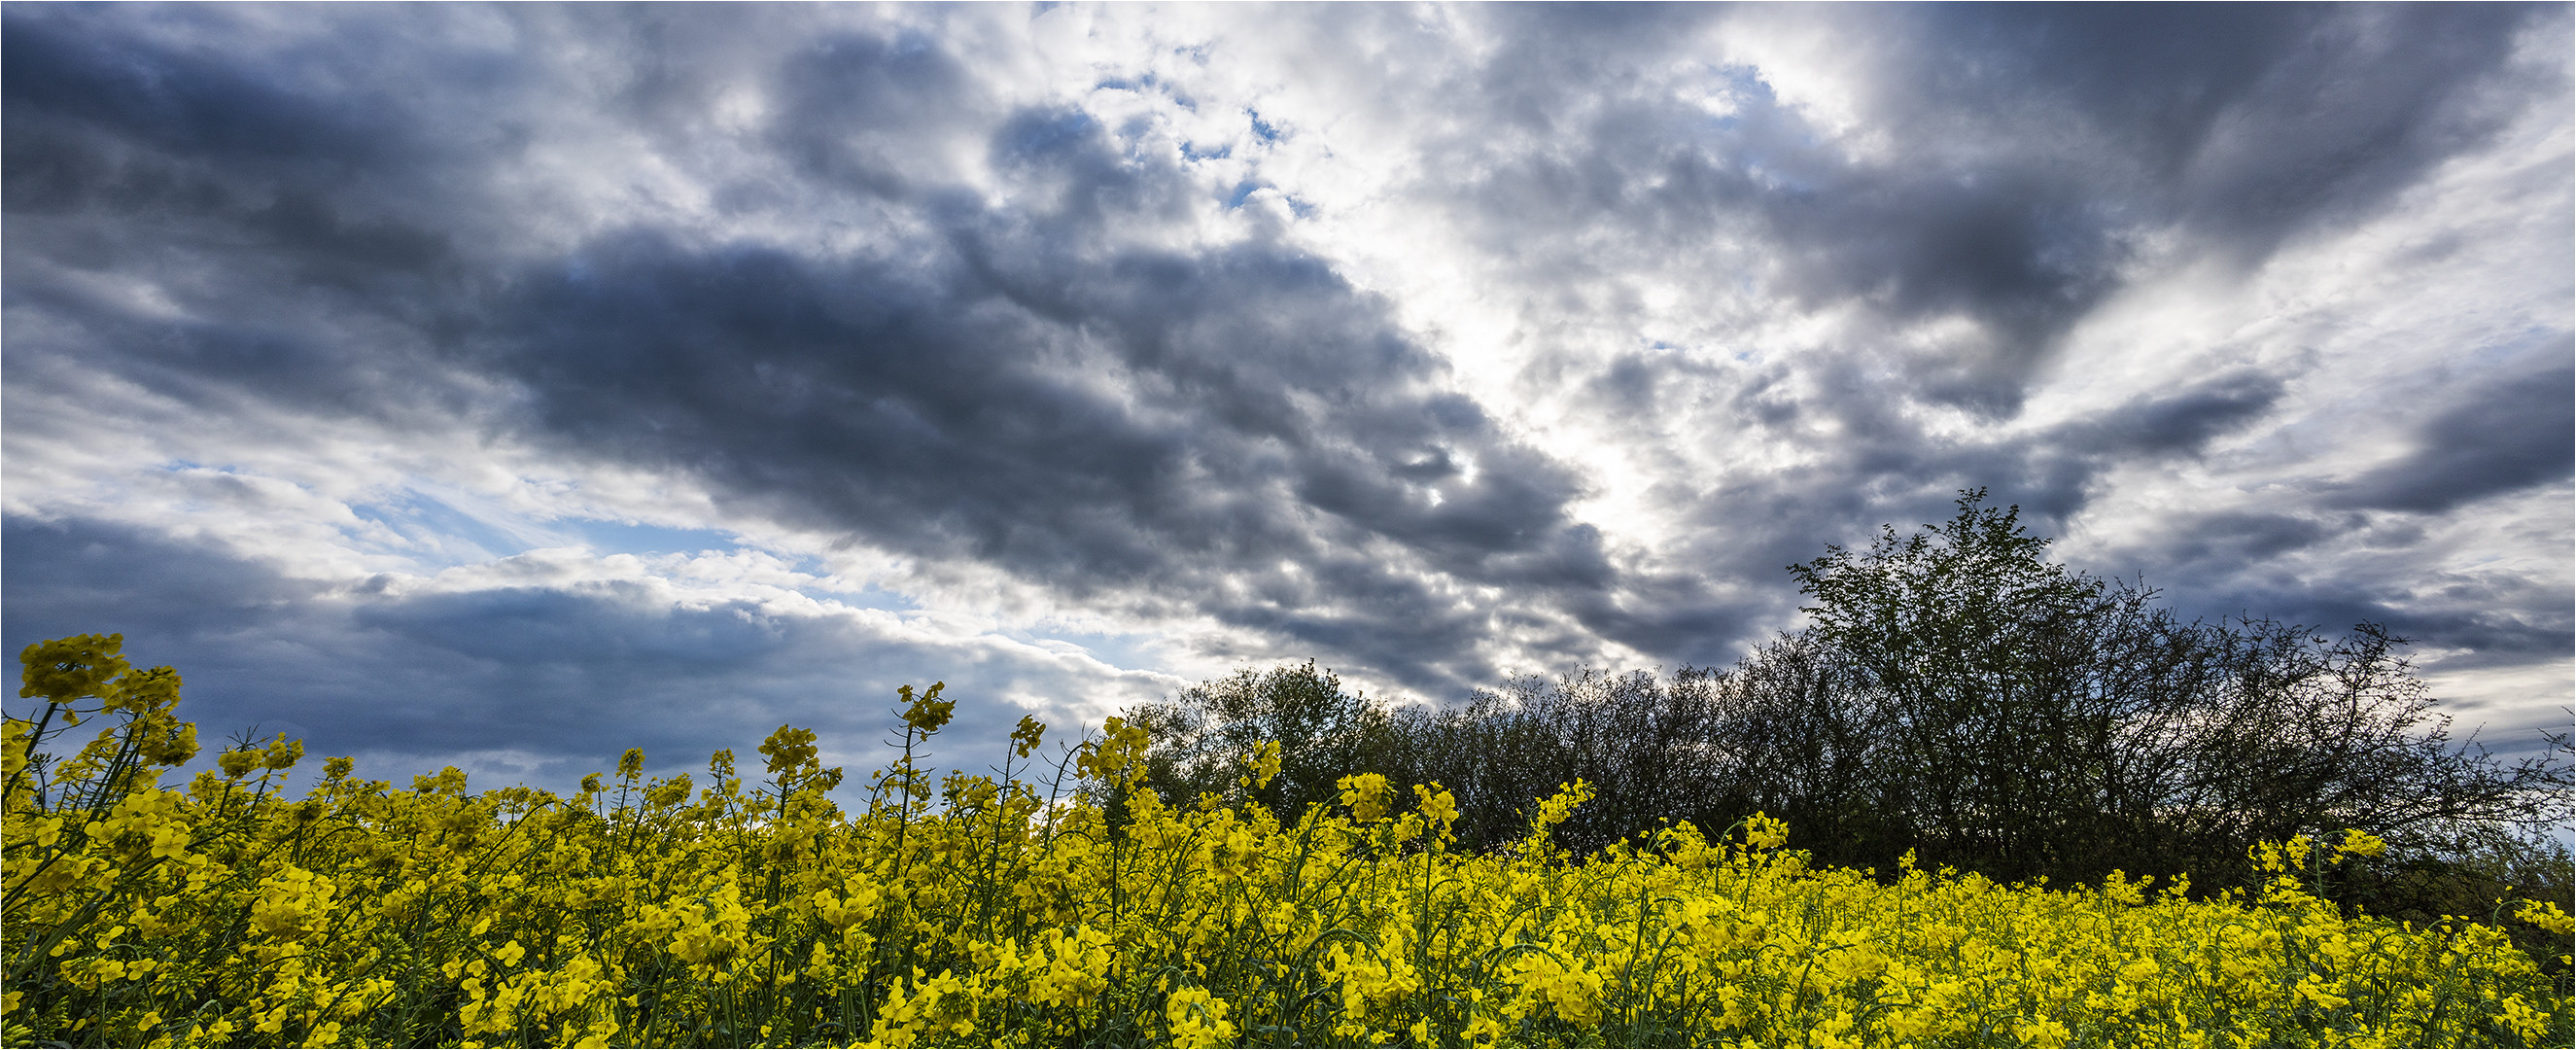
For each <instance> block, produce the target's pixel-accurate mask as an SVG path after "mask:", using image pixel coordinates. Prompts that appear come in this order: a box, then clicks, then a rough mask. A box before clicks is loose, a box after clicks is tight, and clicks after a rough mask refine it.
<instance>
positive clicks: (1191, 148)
mask: <svg viewBox="0 0 2576 1050" xmlns="http://www.w3.org/2000/svg"><path fill="white" fill-rule="evenodd" d="M1231 156H1234V144H1233V143H1231V142H1229V143H1226V144H1225V145H1222V146H1219V147H1217V148H1215V149H1212V150H1201V149H1200V148H1199V146H1198V143H1195V142H1184V143H1181V159H1182V160H1186V161H1190V162H1193V163H1196V162H1198V161H1203V160H1224V159H1226V158H1227V157H1231Z"/></svg>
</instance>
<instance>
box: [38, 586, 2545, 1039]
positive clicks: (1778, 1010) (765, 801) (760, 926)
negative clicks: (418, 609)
mask: <svg viewBox="0 0 2576 1050" xmlns="http://www.w3.org/2000/svg"><path fill="white" fill-rule="evenodd" d="M120 644H121V639H120V638H118V637H117V636H104V637H102V636H95V635H90V636H82V637H78V638H70V639H64V640H61V641H57V642H48V643H43V644H41V645H37V646H31V647H29V648H28V650H27V651H26V652H25V653H24V654H22V659H23V662H24V663H25V665H26V668H25V682H26V688H25V690H24V691H23V693H22V695H24V696H26V697H30V698H32V703H33V704H35V705H38V706H36V707H30V708H29V714H30V717H28V718H23V719H22V718H15V717H13V718H11V719H10V721H9V723H8V729H7V733H8V737H7V769H6V772H7V799H6V807H7V808H6V821H5V846H6V863H5V867H6V890H5V892H6V901H5V908H6V911H5V915H0V923H4V924H0V951H4V952H5V960H6V966H7V984H6V991H5V996H6V1010H5V1026H6V1033H5V1034H6V1042H7V1044H8V1045H12V1046H29V1045H38V1044H43V1043H52V1042H57V1041H58V1042H60V1043H63V1044H69V1045H74V1046H86V1045H96V1046H198V1045H257V1046H277V1045H304V1046H368V1045H375V1046H427V1045H444V1046H508V1045H576V1046H612V1045H616V1046H623V1045H633V1046H695V1045H710V1046H772V1045H775V1046H789V1045H794V1046H807V1045H825V1044H828V1045H835V1046H845V1045H852V1044H861V1045H881V1046H931V1045H956V1046H966V1045H972V1046H986V1045H991V1046H1051V1045H1124V1046H1148V1045H1151V1046H1161V1045H1173V1046H1226V1045H1238V1044H1251V1045H1287V1044H1294V1043H1302V1044H1306V1045H1349V1046H1370V1045H1408V1046H1410V1045H1442V1046H1461V1045H1475V1046H1488V1045H1494V1046H1503V1045H1595V1046H1597V1045H1605V1044H1606V1045H1626V1046H1654V1045H1728V1046H1732V1045H1762V1046H1800V1045H1805V1046H1878V1045H1923V1046H2064V1045H2079V1046H2081V1045H2092V1046H2306V1045H2320V1046H2322V1045H2334V1046H2344V1045H2351V1046H2432V1045H2502V1046H2523V1045H2561V1046H2563V1045H2567V1044H2568V1043H2569V1041H2570V1035H2571V1030H2570V1005H2569V999H2568V996H2567V995H2566V994H2565V993H2564V991H2563V989H2561V988H2559V987H2558V986H2557V985H2556V983H2555V982H2554V981H2553V980H2551V979H2550V978H2548V977H2546V976H2544V975H2543V973H2542V972H2541V971H2540V970H2539V969H2538V968H2537V967H2536V966H2535V965H2534V962H2533V960H2532V959H2531V958H2530V957H2529V956H2527V955H2525V954H2523V953H2522V952H2521V951H2519V950H2517V949H2515V948H2514V947H2512V946H2511V945H2510V944H2509V943H2508V942H2507V940H2506V938H2505V936H2504V935H2503V934H2502V933H2500V932H2499V931H2498V930H2497V929H2496V928H2495V927H2494V926H2493V925H2491V924H2489V923H2482V922H2478V921H2471V920H2469V919H2460V920H2455V921H2451V922H2447V923H2444V924H2440V925H2435V926H2431V927H2423V928H2419V927H2410V926H2406V925H2401V924H2397V923H2393V922H2388V921H2384V920H2380V919H2375V918H2370V917H2357V918H2356V917H2347V916H2345V915H2343V914H2341V913H2339V912H2338V910H2337V909H2336V907H2335V906H2334V905H2332V904H2329V903H2326V902H2324V901H2321V900H2320V899H2319V898H2318V897H2317V896H2316V895H2315V893H2316V891H2317V889H2318V887H2319V885H2320V880H2330V879H2332V878H2333V877H2334V872H2335V870H2336V866H2337V865H2338V864H2339V863H2340V862H2341V861H2343V860H2344V859H2345V858H2346V857H2347V856H2348V855H2350V854H2354V853H2368V852H2372V851H2375V850H2376V849H2378V848H2379V845H2378V843H2377V842H2376V841H2374V840H2372V839H2370V838H2369V837H2368V836H2364V835H2360V834H2357V833H2352V834H2346V835H2344V836H2342V837H2341V838H2340V839H2339V840H2338V839H2329V840H2327V841H2322V842H2311V841H2309V840H2306V839H2299V840H2294V841H2291V842H2288V843H2284V844H2278V845H2273V846H2267V847H2262V848H2261V849H2260V850H2259V851H2258V853H2259V855H2258V859H2259V860H2260V861H2261V862H2262V863H2263V864H2264V866H2265V867H2266V869H2267V870H2269V871H2271V872H2273V873H2275V875H2276V877H2275V878H2274V880H2273V881H2272V883H2271V884H2270V885H2269V886H2268V887H2265V888H2262V889H2261V890H2260V891H2259V892H2252V893H2242V892H2239V893H2230V894H2226V895H2220V896H2217V897H2207V896H2206V895H2204V899H2201V900H2192V899H2189V897H2188V895H2187V893H2186V886H2185V884H2184V883H2183V881H2182V880H2180V879H2175V880H2173V881H2172V882H2170V883H2161V884H2160V883H2156V882H2154V880H2151V879H2143V878H2142V879H2137V880H2120V879H2114V880H2111V881H2109V882H2107V883H2105V884H2104V885H2101V886H2098V887H2083V888H2071V889H2054V888H2040V887H2032V886H2004V885H1997V884H1995V883H1993V882H1989V881H1987V880H1985V879H1982V878H1979V877H1977V876H1975V875H1954V874H1952V873H1948V872H1924V871H1918V870H1912V869H1910V868H1908V869H1906V870H1902V871H1900V872H1899V873H1897V875H1896V877H1894V878H1893V879H1881V878H1874V877H1871V876H1869V875H1866V874H1862V873H1855V872H1851V871H1842V870H1815V869H1811V868H1809V867H1807V866H1806V865H1805V863H1804V862H1803V858H1802V857H1801V855H1799V854H1797V853H1795V852H1791V851H1787V850H1784V849H1783V848H1782V846H1783V843H1784V842H1785V839H1786V829H1785V828H1783V827H1782V826H1780V825H1779V824H1778V823H1776V822H1773V821H1770V820H1767V819H1765V818H1762V817H1759V816H1756V817H1753V818H1751V819H1749V820H1746V821H1744V822H1742V823H1741V824H1739V825H1737V826H1736V827H1733V828H1729V829H1723V830H1722V831H1717V832H1715V833H1714V834H1713V833H1712V832H1710V831H1703V830H1702V829H1696V828H1692V827H1689V826H1686V825H1675V826H1670V827H1666V828H1663V829H1661V830H1659V831H1657V832H1655V833H1654V834H1652V835H1650V836H1645V837H1641V838H1639V839H1637V840H1634V842H1633V843H1632V844H1631V845H1629V846H1627V847H1622V848H1617V849H1613V850H1610V851H1606V852H1604V853H1601V854H1598V855H1595V856H1591V857H1582V858H1578V857H1573V856H1569V855H1567V854H1566V853H1565V852H1563V851H1562V850H1559V849H1557V848H1554V847H1553V846H1552V845H1551V844H1550V839H1549V830H1550V828H1551V827H1552V826H1554V825H1555V824H1557V823H1559V822H1561V821H1562V820H1563V819H1564V818H1565V816H1566V815H1567V814H1568V813H1570V812H1571V811H1572V810H1573V809H1574V807H1577V806H1580V805H1582V804H1583V801H1584V799H1585V797H1586V794H1587V792H1586V789H1585V788H1584V787H1583V785H1581V784H1576V785H1572V786H1570V787H1568V788H1566V789H1565V790H1564V791H1563V792H1562V793H1560V794H1558V795H1557V796H1556V797H1554V798H1552V799H1547V800H1544V801H1542V802H1540V803H1539V804H1538V805H1537V806H1535V807H1534V809H1533V812H1534V819H1533V820H1532V822H1531V826H1530V831H1529V834H1528V836H1527V837H1526V838H1525V839H1524V840H1522V841H1521V842H1520V843H1519V844H1518V845H1517V847H1515V848H1513V849H1510V850H1506V851H1502V852H1498V853H1482V854H1479V853H1470V852H1462V851H1457V850H1453V849H1452V848H1450V845H1449V840H1448V836H1447V828H1448V826H1449V825H1450V823H1451V822H1452V821H1453V820H1455V819H1456V816H1457V813H1456V809H1455V806H1454V803H1453V801H1452V799H1451V797H1450V796H1449V795H1448V794H1447V793H1446V792H1443V791H1442V790H1441V789H1440V788H1439V787H1438V786H1437V785H1426V786H1420V787H1411V788H1409V789H1400V788H1398V786H1396V785H1392V784H1389V783H1387V782H1386V781H1384V780H1383V779H1382V778H1379V777H1375V776H1356V777H1349V778H1345V779H1344V781H1343V782H1342V788H1343V790H1342V794H1341V804H1340V805H1339V806H1338V807H1335V808H1334V809H1333V810H1332V811H1331V812H1325V811H1323V810H1320V809H1319V810H1317V811H1315V812H1310V813H1307V814H1304V815H1302V816H1300V817H1294V818H1291V819H1287V820H1283V819H1282V817H1281V816H1280V815H1276V814H1272V813H1269V812H1267V811H1264V810H1262V809H1260V808H1258V807H1254V806H1248V805H1245V804H1241V803H1238V802H1231V801H1229V800H1227V799H1224V798H1218V797H1213V796H1210V797H1206V798H1203V799H1201V800H1199V801H1198V802H1197V803H1195V804H1192V805H1188V806H1185V807H1180V808H1168V807H1166V806H1165V805H1163V804H1161V803H1159V802H1158V801H1156V800H1155V798H1154V797H1153V795H1152V793H1151V792H1150V791H1143V790H1138V789H1137V788H1136V787H1135V785H1138V784H1140V783H1141V779H1140V778H1141V776H1142V769H1143V757H1144V751H1145V748H1146V745H1147V741H1146V739H1145V735H1144V733H1143V732H1142V731H1141V730H1139V729H1137V728H1135V727H1133V726H1126V725H1122V724H1120V723H1119V722H1117V721H1116V720H1112V721H1111V722H1110V723H1109V724H1108V726H1106V727H1105V730H1104V731H1102V732H1098V733H1094V734H1092V735H1091V737H1090V739H1088V740H1087V741H1085V742H1083V743H1082V744H1081V746H1080V747H1079V748H1077V749H1075V750H1073V751H1071V752H1070V753H1069V754H1068V757H1069V758H1070V760H1071V764H1072V765H1073V767H1074V768H1073V769H1072V770H1071V774H1072V776H1075V777H1087V778H1088V779H1089V780H1090V782H1092V783H1094V784H1100V783H1107V784H1111V785H1118V784H1127V785H1130V786H1129V787H1128V788H1126V789H1124V790H1114V791H1112V792H1110V793H1109V795H1108V797H1107V798H1105V799H1104V798H1093V797H1071V796H1061V795H1060V796H1058V797H1055V798H1052V799H1051V798H1050V797H1049V793H1047V792H1045V791H1043V790H1042V789H1040V788H1037V787H1032V786H1031V785H1030V784H1029V783H1026V782H1024V778H1028V777H1029V772H1028V770H1029V767H1034V768H1036V769H1037V770H1038V771H1040V772H1042V773H1052V774H1053V777H1052V779H1054V780H1057V781H1064V780H1066V779H1068V778H1067V770H1066V769H1064V768H1063V767H1062V766H1058V767H1056V768H1053V769H1052V770H1050V769H1049V768H1048V766H1047V764H1046V763H1043V762H1039V761H1036V760H1035V759H1034V758H1033V757H1032V756H1034V755H1036V754H1037V753H1038V751H1039V748H1040V745H1041V734H1042V733H1043V727H1041V726H1039V725H1038V724H1037V723H1035V722H1032V721H1027V720H1023V721H1022V723H1021V728H1020V731H1019V732H1018V733H1017V734H1016V735H1015V737H1014V740H1015V746H1014V748H1013V749H1012V752H1011V753H1010V754H1009V755H1008V756H1007V757H1006V758H1005V761H1004V765H1003V767H1002V768H1001V769H1000V770H999V771H998V772H999V775H998V776H993V777H981V776H964V775H960V774H950V775H948V776H946V777H945V778H944V779H939V780H936V781H934V780H933V779H932V778H931V776H930V775H929V774H928V773H927V771H925V770H923V769H921V768H917V767H916V764H915V763H914V761H913V760H912V758H911V757H910V756H911V755H912V754H913V753H914V750H913V749H914V748H915V747H916V746H917V745H919V744H920V743H921V742H922V741H923V740H924V739H926V738H928V737H929V736H930V735H931V734H933V733H936V732H937V731H938V730H939V729H940V727H941V726H942V725H944V724H945V723H946V722H947V721H948V719H949V716H950V711H951V708H952V702H951V701H947V700H944V699H941V698H940V689H939V688H938V687H936V686H934V687H932V688H931V689H930V690H928V691H927V692H926V693H923V694H921V695H918V696H915V695H913V694H912V692H911V691H910V690H909V689H907V690H905V693H904V700H905V702H906V704H907V706H906V708H905V709H904V710H903V711H902V712H900V713H901V715H902V718H903V720H904V734H905V735H904V739H905V741H906V745H907V746H906V752H905V755H906V757H905V758H904V759H903V760H901V761H898V762H897V763H895V764H894V765H893V766H892V767H891V768H888V769H886V770H883V771H880V772H878V773H876V774H875V775H873V776H872V777H871V778H869V779H868V780H867V781H866V782H865V783H863V784H853V785H851V787H852V788H853V791H852V795H853V796H854V799H856V800H863V808H860V809H856V810H851V809H844V808H842V807H841V806H839V805H836V804H835V803H834V802H832V801H830V799H829V798H828V797H827V792H830V791H831V790H833V789H834V788H836V787H839V786H840V782H841V780H842V776H841V773H840V771H839V770H836V769H825V768H822V767H821V765H820V764H819V762H818V761H817V752H816V749H815V746H814V736H813V734H812V733H810V732H806V731H802V730H796V729H788V728H782V729H780V730H779V731H778V732H777V733H775V734H773V735H772V736H771V737H770V738H769V741H768V742H767V743H766V744H764V745H762V746H761V748H760V755H759V768H758V769H757V770H744V769H738V768H737V766H736V762H735V759H734V757H733V756H732V755H731V754H730V753H719V754H717V755H716V756H715V757H714V759H713V761H712V762H711V763H710V765H709V768H708V770H707V772H706V773H705V774H704V779H703V780H699V779H695V778H692V777H690V776H687V775H681V776H674V777H667V778H651V779H647V778H645V777H643V776H642V775H641V770H642V767H643V756H642V755H641V754H640V753H637V752H628V753H627V755H626V757H625V759H624V760H623V761H621V762H620V763H619V768H618V772H617V774H616V775H614V776H613V777H612V776H607V775H601V776H593V777H591V778H590V779H589V780H587V781H585V782H584V783H583V785H582V790H581V791H580V793H578V794H574V795H570V796H558V795H555V794H551V793H548V792H544V791H537V790H530V789H525V788H505V789H501V790H494V791H484V792H481V793H471V792H468V791H467V790H466V784H465V778H464V776H463V775H461V774H459V773H457V772H456V771H455V770H453V769H450V770H447V771H445V772H442V773H440V774H437V775H433V776H425V777H419V778H416V779H415V780H413V782H412V783H411V784H410V785H408V786H404V787H397V786H396V785H393V784H390V783H387V782H385V781H376V780H365V779H360V778H359V777H358V776H357V775H356V773H355V771H354V770H352V769H351V763H350V762H349V761H348V760H347V759H336V758H335V759H330V760H328V761H327V762H326V763H325V764H324V769H323V774H322V777H321V779H320V782H319V784H318V786H316V787H314V788H313V789H312V790H311V791H310V792H308V793H305V794H304V795H302V797H289V796H287V795H285V794H282V793H281V792H280V791H279V789H278V788H279V785H280V784H281V783H282V776H281V775H282V773H283V772H284V771H285V770H287V769H289V768H290V767H293V766H295V765H296V764H297V763H298V761H299V760H300V759H301V757H302V746H301V745H300V744H298V743H296V742H293V741H287V740H283V739H280V740H276V741H272V742H269V743H268V744H266V745H264V746H256V747H244V748H236V749H234V750H230V751H226V752H224V753H222V754H221V755H220V770H219V771H209V772H207V773H205V774H202V775H200V776H198V777H197V778H195V780H194V781H193V782H191V783H189V784H187V785H185V786H184V787H177V788H173V787H168V786H164V785H162V784H161V783H160V782H159V771H161V770H164V769H168V768H171V767H176V766H179V765H182V764H184V763H186V762H188V761H189V760H190V759H191V758H192V757H193V756H194V754H195V753H196V751H197V750H198V745H197V741H196V731H195V728H194V727H193V726H191V725H189V724H188V723H185V722H182V721H180V720H179V719H178V718H177V716H176V715H175V713H174V709H175V707H176V705H177V703H178V700H179V693H178V686H179V679H178V676H177V675H176V674H175V673H172V672H171V671H170V670H169V669H167V668H155V669H151V670H142V669H129V668H128V666H127V665H126V663H125V661H124V660H123V659H122V658H121V657H120V656H119V655H118V654H117V649H118V646H119V645H120ZM74 726H79V727H81V728H79V729H73V727H74ZM102 727H103V728H102ZM67 730H68V731H69V732H66V731H67ZM93 731H95V732H96V736H95V738H94V739H90V740H88V741H86V746H85V747H83V748H82V749H80V750H79V751H78V752H77V753H76V754H68V752H70V751H71V748H72V745H74V744H78V743H82V741H81V739H80V736H81V735H83V734H88V733H91V732H93ZM58 741H59V742H60V743H59V745H58V746H57V745H56V742H58ZM45 754H64V755H65V757H64V758H63V759H62V760H59V761H45V760H40V759H39V756H42V755H45ZM1277 763H1278V756H1277V752H1276V750H1275V745H1274V749H1271V750H1268V751H1267V752H1256V753H1254V754H1251V755H1247V756H1245V759H1244V769H1243V779H1242V781H1241V783H1242V784H1244V785H1247V786H1248V785H1251V784H1253V783H1255V782H1257V781H1260V780H1262V779H1263V778H1265V777H1267V776H1270V775H1272V774H1274V773H1275V772H1276V770H1277ZM1040 782H1041V783H1043V782H1045V781H1044V780H1041V781H1040ZM2499 907H2500V908H2512V909H2516V911H2517V912H2518V915H2519V917H2520V918H2521V919H2522V920H2524V921H2529V922H2536V923H2539V924H2541V925H2544V926H2547V927H2549V928H2551V929H2553V930H2555V931H2556V932H2557V933H2559V934H2562V935H2564V934H2567V933H2569V932H2570V929H2571V926H2570V920H2569V919H2568V916H2567V914H2566V912H2564V911H2563V910H2561V909H2560V908H2558V907H2557V906H2556V905H2555V904H2551V903H2536V902H2513V903H2511V904H2500V905H2499ZM2487 918H2490V919H2492V918H2493V917H2487Z"/></svg>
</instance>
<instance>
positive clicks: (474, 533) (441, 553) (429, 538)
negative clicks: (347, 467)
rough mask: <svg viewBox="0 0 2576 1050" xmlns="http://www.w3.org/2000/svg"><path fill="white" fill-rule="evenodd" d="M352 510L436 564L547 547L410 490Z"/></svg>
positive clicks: (539, 540) (355, 505) (538, 540)
mask: <svg viewBox="0 0 2576 1050" xmlns="http://www.w3.org/2000/svg"><path fill="white" fill-rule="evenodd" d="M349 512H350V513H352V514H355V515H357V516H358V517H359V518H360V519H361V520H364V521H369V522H373V523H375V524H378V525H382V526H384V527H385V528H387V529H390V530H392V531H393V532H394V534H395V535H398V536H401V537H402V538H403V539H404V540H407V541H409V542H410V543H411V544H412V545H413V549H412V550H411V551H410V552H408V553H412V554H414V555H415V556H418V555H421V554H428V555H430V556H431V558H430V560H434V561H440V562H444V563H446V564H449V565H466V564H471V563H474V562H481V561H490V560H492V559H494V558H505V557H508V556H510V555H513V554H519V553H522V552H524V551H527V550H530V549H532V548H535V547H540V546H544V545H545V544H544V541H543V538H542V537H540V536H534V535H531V534H529V533H527V532H525V531H522V530H519V529H513V528H510V527H507V526H505V525H501V524H499V523H496V522H492V521H488V520H485V519H483V518H480V517H476V516H475V515H473V514H469V513H467V512H465V511H462V510H458V509H457V508H455V507H453V506H450V505H449V504H448V503H446V502H445V501H443V500H440V499H437V498H436V497H432V496H425V495H422V494H421V493H419V492H415V491H408V490H406V491H405V492H404V493H403V494H402V495H400V496H398V497H396V498H393V499H387V500H379V501H376V502H372V503H353V504H350V505H349Z"/></svg>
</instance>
